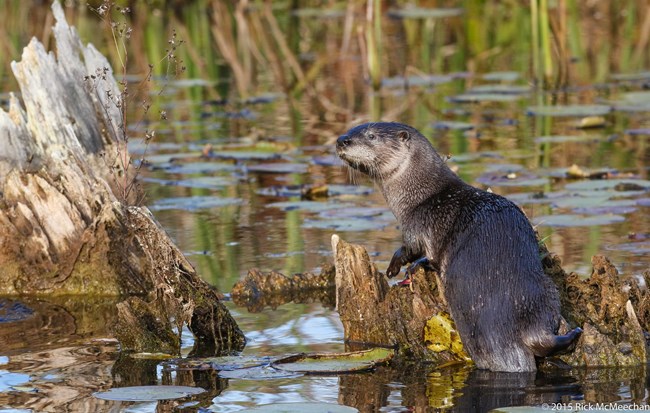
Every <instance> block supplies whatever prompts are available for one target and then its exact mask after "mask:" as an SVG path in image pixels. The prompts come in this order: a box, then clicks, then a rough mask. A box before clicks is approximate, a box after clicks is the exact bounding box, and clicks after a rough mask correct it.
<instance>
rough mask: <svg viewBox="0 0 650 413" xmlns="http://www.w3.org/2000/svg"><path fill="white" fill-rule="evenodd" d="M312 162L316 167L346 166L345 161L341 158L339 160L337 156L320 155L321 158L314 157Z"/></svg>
mask: <svg viewBox="0 0 650 413" xmlns="http://www.w3.org/2000/svg"><path fill="white" fill-rule="evenodd" d="M311 162H312V163H313V164H314V165H322V166H340V165H344V163H343V161H342V160H341V158H339V157H338V156H336V155H320V156H314V157H313V158H312V159H311Z"/></svg>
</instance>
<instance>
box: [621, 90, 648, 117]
mask: <svg viewBox="0 0 650 413" xmlns="http://www.w3.org/2000/svg"><path fill="white" fill-rule="evenodd" d="M612 105H613V106H614V110H617V111H619V112H648V111H650V91H641V92H627V93H623V94H621V95H620V97H619V99H618V100H616V101H614V102H612Z"/></svg>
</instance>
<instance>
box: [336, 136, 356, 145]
mask: <svg viewBox="0 0 650 413" xmlns="http://www.w3.org/2000/svg"><path fill="white" fill-rule="evenodd" d="M350 142H352V139H351V138H350V137H349V136H348V135H342V136H339V138H338V139H337V140H336V147H337V148H343V147H345V146H348V145H349V144H350Z"/></svg>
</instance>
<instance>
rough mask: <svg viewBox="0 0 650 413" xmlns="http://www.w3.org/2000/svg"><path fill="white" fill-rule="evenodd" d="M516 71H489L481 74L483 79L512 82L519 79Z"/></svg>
mask: <svg viewBox="0 0 650 413" xmlns="http://www.w3.org/2000/svg"><path fill="white" fill-rule="evenodd" d="M519 77H520V75H519V73H518V72H507V71H506V72H491V73H486V74H484V75H483V76H482V78H483V80H489V81H501V82H514V81H515V80H517V79H519Z"/></svg>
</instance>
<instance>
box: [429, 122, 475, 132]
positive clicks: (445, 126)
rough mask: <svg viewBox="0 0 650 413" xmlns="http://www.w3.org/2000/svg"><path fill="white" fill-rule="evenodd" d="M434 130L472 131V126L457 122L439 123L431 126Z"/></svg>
mask: <svg viewBox="0 0 650 413" xmlns="http://www.w3.org/2000/svg"><path fill="white" fill-rule="evenodd" d="M433 127H434V128H435V129H451V130H470V129H474V125H472V124H471V123H467V122H458V121H451V120H450V121H440V122H436V123H434V124H433Z"/></svg>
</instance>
